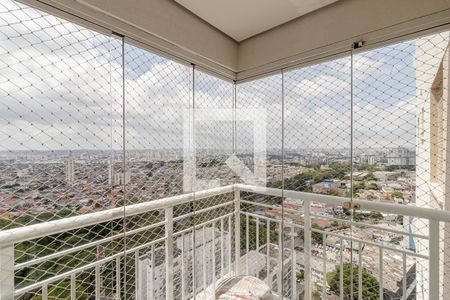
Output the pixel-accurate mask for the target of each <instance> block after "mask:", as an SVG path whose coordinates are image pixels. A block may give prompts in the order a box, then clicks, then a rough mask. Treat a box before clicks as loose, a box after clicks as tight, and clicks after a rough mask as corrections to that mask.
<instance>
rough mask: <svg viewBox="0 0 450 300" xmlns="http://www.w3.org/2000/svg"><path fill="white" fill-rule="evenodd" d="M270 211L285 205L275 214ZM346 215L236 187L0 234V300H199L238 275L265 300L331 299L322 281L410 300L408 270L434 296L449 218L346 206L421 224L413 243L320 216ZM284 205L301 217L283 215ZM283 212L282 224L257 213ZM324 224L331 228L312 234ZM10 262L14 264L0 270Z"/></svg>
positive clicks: (363, 223)
mask: <svg viewBox="0 0 450 300" xmlns="http://www.w3.org/2000/svg"><path fill="white" fill-rule="evenodd" d="M270 198H272V199H277V200H276V201H274V202H276V203H271V202H273V201H270V200H268V199H270ZM280 199H285V201H289V203H290V205H286V204H285V205H284V206H282V205H280V204H281V203H282V202H280V201H278V200H280ZM284 203H286V202H284ZM345 203H348V198H345V197H338V196H329V195H319V194H312V193H304V192H296V191H289V190H284V191H283V190H281V189H276V188H263V187H257V186H248V185H242V184H235V185H229V186H223V187H220V188H214V189H209V190H204V191H201V192H196V193H191V194H184V195H179V196H174V197H169V198H164V199H159V200H154V201H151V202H144V203H139V204H134V205H129V206H125V207H117V208H115V209H110V210H105V211H101V212H95V213H90V214H86V215H81V216H76V217H70V218H64V219H61V220H55V221H50V222H45V223H41V224H36V225H30V226H26V227H21V228H16V229H10V230H5V231H2V232H1V234H0V240H1V241H2V243H1V245H0V246H1V256H2V258H3V260H2V264H1V268H2V269H1V270H2V293H4V294H2V295H3V297H8V294H7V293H6V292H8V291H9V292H11V293H13V294H14V298H18V299H21V297H24V296H28V297H30V296H31V297H32V298H33V299H37V298H39V299H41V298H42V299H49V298H52V297H56V298H58V297H67V296H63V295H70V298H71V299H77V298H78V297H81V298H86V299H91V298H95V299H121V298H126V299H132V298H133V299H164V298H166V299H191V298H201V299H209V298H212V297H213V296H214V293H215V291H216V288H217V287H218V286H219V284H220V282H221V281H222V280H223V279H225V278H229V277H231V276H236V275H242V274H247V275H253V276H256V277H259V278H260V279H262V280H264V281H265V282H266V283H267V284H268V285H269V286H270V287H271V288H272V289H273V293H274V297H276V298H280V299H281V298H282V299H308V298H311V296H312V295H315V297H320V296H321V297H322V298H324V299H326V298H328V297H331V296H332V295H333V292H332V291H331V290H330V275H328V279H327V275H326V274H330V272H331V273H332V272H333V271H337V276H338V278H339V279H338V280H337V282H334V283H333V284H337V285H338V286H339V289H338V290H339V291H340V294H335V295H334V296H335V297H339V298H341V299H347V298H348V297H353V296H354V297H355V298H359V299H364V297H366V296H367V295H374V294H375V295H376V294H379V295H380V298H383V297H390V298H392V299H393V298H402V299H409V298H410V297H413V296H415V295H414V293H415V292H414V291H415V290H416V285H418V284H420V282H418V278H417V276H416V274H415V273H414V269H415V266H416V265H417V264H425V265H426V266H427V270H428V274H426V275H425V276H427V278H428V279H429V280H427V284H428V285H429V286H427V287H425V290H428V295H429V296H430V297H431V298H432V296H435V295H436V294H435V291H439V285H440V282H439V269H440V268H441V265H440V261H439V256H440V243H441V240H442V236H440V229H439V228H440V227H441V226H444V224H446V223H447V222H450V213H449V212H446V211H442V210H437V209H425V208H417V207H414V206H407V205H399V204H387V203H379V202H373V201H367V200H357V201H356V200H355V201H354V204H356V205H358V209H357V210H355V211H354V213H355V214H356V213H367V214H369V213H374V212H378V213H381V214H382V215H383V216H384V217H385V219H387V218H389V216H391V217H392V216H395V217H396V218H397V220H398V216H403V220H406V219H407V218H411V220H414V222H419V221H420V222H423V223H424V224H428V226H429V228H430V231H429V235H428V236H423V235H419V234H415V233H412V232H411V231H408V230H405V228H408V227H407V226H398V222H396V221H395V220H396V218H393V220H394V221H392V222H390V224H391V225H392V224H396V225H397V226H382V225H381V224H377V222H374V221H373V219H370V218H369V219H366V220H357V218H355V216H353V220H352V218H351V217H350V215H346V214H342V213H337V212H336V211H335V213H334V214H330V213H326V211H330V209H333V210H334V209H338V208H341V207H342V206H345ZM294 204H295V205H296V206H297V208H298V207H301V208H302V209H301V210H298V209H294V208H293V207H295V205H294ZM325 207H326V208H327V209H325ZM282 210H283V211H284V215H285V218H281V215H280V214H277V213H273V214H272V213H268V211H271V212H280V211H282ZM264 212H265V213H264ZM124 220H126V222H125V223H123V222H124ZM136 220H139V222H136ZM323 222H336V223H338V224H339V226H325V227H315V226H314V224H323ZM105 224H114V225H113V226H114V227H116V228H115V229H114V230H111V233H110V234H106V235H100V234H99V235H98V236H96V237H94V238H89V239H82V238H81V239H79V240H78V241H77V242H76V243H73V244H72V245H69V244H67V245H64V244H62V245H61V246H60V248H57V249H51V250H50V249H48V248H47V249H46V247H45V245H46V243H47V245H50V243H54V241H57V240H67V239H66V238H63V237H68V236H76V235H81V234H82V233H83V232H91V231H92V230H94V229H95V228H96V229H97V230H98V228H100V227H103V226H105ZM239 224H240V225H239ZM281 229H282V230H281ZM357 231H364V232H365V233H366V234H367V238H365V239H362V238H359V237H357V233H356V232H357ZM381 231H382V232H385V233H388V234H389V235H390V236H392V237H393V238H392V239H393V240H395V239H398V240H399V241H404V242H406V243H410V242H409V241H410V240H412V239H414V240H415V239H421V240H424V241H426V242H427V243H428V253H427V254H423V253H417V252H416V251H415V250H414V249H408V247H403V246H402V245H401V244H400V243H395V242H394V243H392V242H391V243H390V242H387V241H383V240H380V239H378V238H376V237H375V235H376V233H379V232H381ZM95 232H98V231H95ZM267 236H269V237H270V238H269V239H267ZM125 241H126V242H125ZM124 242H125V244H126V245H127V247H126V248H125V249H122V247H120V246H118V245H120V244H121V243H124ZM33 248H36V249H34V250H33V251H31V249H33ZM39 248H41V249H46V250H47V251H42V250H41V251H37V249H39ZM14 256H15V260H11V259H9V258H10V257H14ZM374 259H375V260H374ZM350 263H352V264H353V265H354V269H353V270H354V274H353V276H354V279H353V283H354V286H352V291H350V290H349V287H350V284H349V282H347V281H346V280H348V279H347V278H346V279H344V274H345V271H343V270H345V268H347V266H348V265H349V264H350ZM54 264H58V265H60V266H61V268H60V269H59V270H58V272H57V273H56V272H55V273H53V272H51V273H50V272H46V266H49V265H54ZM22 274H24V275H22ZM298 274H302V275H301V276H300V275H298ZM308 274H309V275H308ZM363 274H364V275H363ZM367 274H370V275H367ZM324 275H325V276H324ZM123 276H125V277H126V278H122V277H123ZM345 276H348V275H345ZM366 276H371V277H372V276H373V277H375V278H376V279H377V281H375V283H376V284H375V285H374V286H370V285H368V284H367V282H366V280H367V277H366ZM123 285H125V286H123ZM363 285H364V287H363ZM64 290H66V291H64ZM49 291H52V292H51V294H50V292H49ZM56 291H59V292H60V293H62V294H61V295H57V294H55V293H56ZM350 293H353V294H354V295H353V296H351V295H350ZM5 299H6V298H5ZM384 299H385V298H384Z"/></svg>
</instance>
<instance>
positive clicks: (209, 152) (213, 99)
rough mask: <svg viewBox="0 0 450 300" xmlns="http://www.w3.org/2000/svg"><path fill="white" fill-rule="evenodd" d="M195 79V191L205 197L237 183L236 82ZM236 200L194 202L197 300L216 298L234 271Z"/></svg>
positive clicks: (226, 196)
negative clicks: (231, 163)
mask: <svg viewBox="0 0 450 300" xmlns="http://www.w3.org/2000/svg"><path fill="white" fill-rule="evenodd" d="M194 79H195V81H194V111H193V117H194V128H193V132H194V137H193V140H194V145H195V178H194V185H195V191H196V192H199V193H201V191H205V190H211V189H217V188H219V187H223V186H230V185H231V184H233V183H234V173H233V170H232V169H231V168H230V167H229V165H228V164H229V159H231V158H232V156H233V151H234V149H233V132H234V111H233V108H234V84H233V83H232V82H229V81H224V80H222V79H219V78H217V77H213V76H212V75H209V74H207V73H204V72H201V71H199V70H197V69H196V70H195V74H194ZM197 194H198V193H196V196H197ZM233 200H234V193H233V192H232V190H230V192H228V193H224V194H219V195H215V196H211V197H206V198H202V199H197V200H196V201H195V202H194V205H193V210H194V212H195V216H194V217H193V219H192V221H193V222H192V224H193V225H194V224H195V227H194V230H195V232H194V233H193V234H194V236H195V242H194V245H195V265H196V267H195V280H196V281H195V282H196V291H197V297H198V298H199V299H203V298H204V297H208V298H210V297H212V296H214V293H215V289H216V287H217V284H218V282H219V280H220V279H221V277H222V276H225V275H227V274H228V273H229V272H231V271H232V268H231V258H232V257H233V256H234V255H233V254H232V250H233V244H234V243H232V240H231V237H232V232H231V231H230V228H232V226H234V225H233V224H232V222H231V220H232V218H234V214H233V211H234V201H233Z"/></svg>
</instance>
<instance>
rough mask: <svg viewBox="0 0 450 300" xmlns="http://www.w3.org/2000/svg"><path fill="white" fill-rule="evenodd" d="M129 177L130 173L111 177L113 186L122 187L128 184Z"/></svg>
mask: <svg viewBox="0 0 450 300" xmlns="http://www.w3.org/2000/svg"><path fill="white" fill-rule="evenodd" d="M130 179H131V175H130V172H128V171H127V172H125V173H124V172H118V173H116V174H114V176H113V184H114V185H124V184H128V183H130Z"/></svg>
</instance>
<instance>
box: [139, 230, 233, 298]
mask: <svg viewBox="0 0 450 300" xmlns="http://www.w3.org/2000/svg"><path fill="white" fill-rule="evenodd" d="M215 234H216V235H217V238H215V239H214V242H213V235H214V232H213V229H212V228H211V227H205V231H204V232H203V230H200V229H198V230H196V232H195V243H194V238H193V236H192V233H190V234H185V235H183V238H184V240H183V238H182V237H178V238H177V239H176V240H175V244H176V250H175V252H176V253H177V254H176V255H174V258H173V272H174V274H184V275H185V279H184V280H185V282H186V290H185V291H184V293H186V294H189V293H191V294H192V282H193V272H192V267H189V266H192V262H193V260H194V257H195V266H196V272H195V282H196V291H197V292H199V291H201V290H203V289H204V287H203V284H204V283H206V285H207V288H208V287H209V286H210V285H211V284H212V283H213V264H214V263H215V264H216V269H215V270H216V274H218V273H221V271H222V270H220V268H221V266H222V264H223V266H224V270H223V272H224V273H226V272H229V271H231V269H230V268H229V267H230V261H229V257H230V251H231V250H230V235H229V233H228V232H225V231H224V232H223V240H222V239H221V238H220V237H221V235H218V232H217V231H216V232H215ZM203 237H205V239H203ZM193 243H194V244H193ZM194 245H195V251H193V249H194ZM222 247H223V248H222ZM213 250H214V251H213ZM194 252H195V253H194ZM182 253H184V261H182V260H183V259H182V258H183V255H182ZM183 267H184V269H182V268H183ZM138 268H139V274H140V275H139V280H140V296H141V298H140V299H155V300H164V299H166V296H165V295H166V294H165V291H166V290H165V274H166V272H165V268H166V264H165V258H164V248H163V247H160V248H156V249H155V251H154V253H153V255H152V253H148V254H145V255H142V256H141V257H140V258H139V267H138ZM186 269H190V272H186ZM203 274H206V278H204V276H203ZM152 276H153V280H152V279H151V278H152ZM174 294H175V295H181V284H180V285H177V286H176V287H175V291H174ZM152 297H153V298H152Z"/></svg>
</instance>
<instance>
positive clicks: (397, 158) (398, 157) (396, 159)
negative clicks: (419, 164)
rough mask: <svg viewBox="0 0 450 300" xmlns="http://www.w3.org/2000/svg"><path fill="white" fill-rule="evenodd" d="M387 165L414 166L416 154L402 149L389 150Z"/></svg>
mask: <svg viewBox="0 0 450 300" xmlns="http://www.w3.org/2000/svg"><path fill="white" fill-rule="evenodd" d="M387 160H388V165H390V166H399V167H408V166H415V165H416V152H415V151H413V150H409V149H407V148H404V147H397V148H392V149H389V152H388V155H387Z"/></svg>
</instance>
